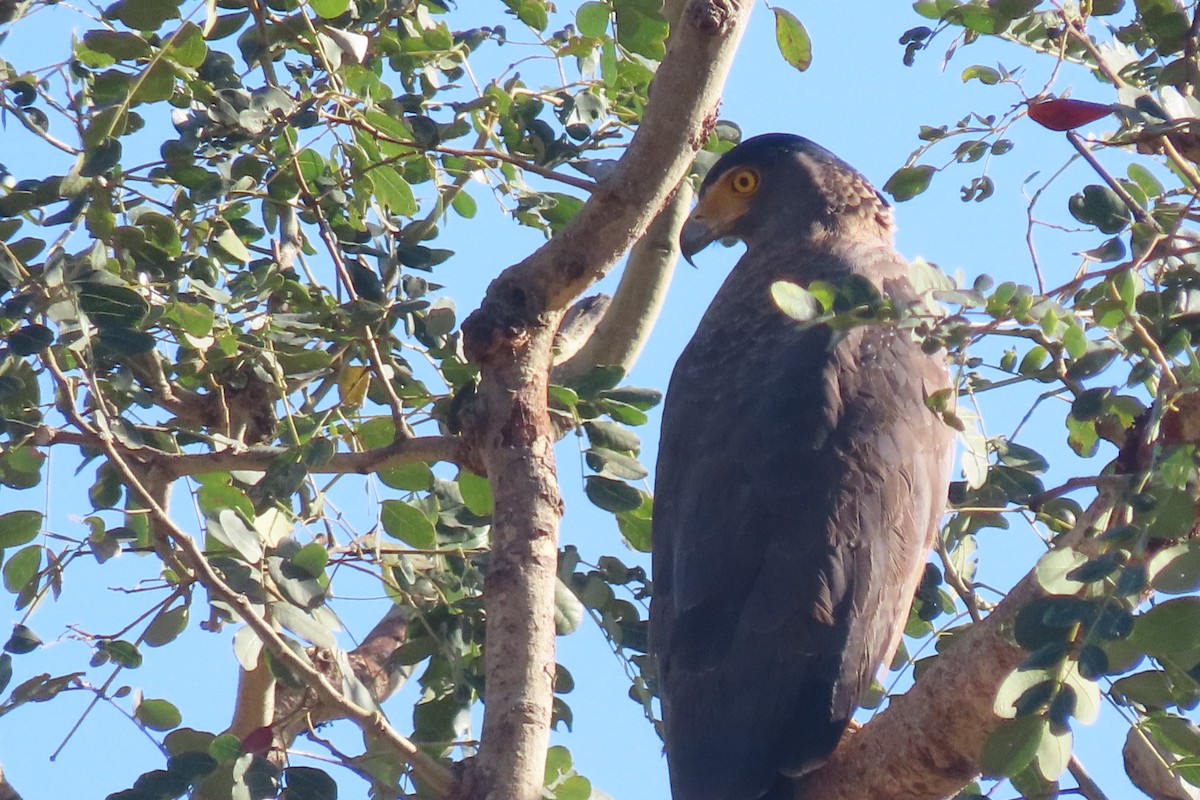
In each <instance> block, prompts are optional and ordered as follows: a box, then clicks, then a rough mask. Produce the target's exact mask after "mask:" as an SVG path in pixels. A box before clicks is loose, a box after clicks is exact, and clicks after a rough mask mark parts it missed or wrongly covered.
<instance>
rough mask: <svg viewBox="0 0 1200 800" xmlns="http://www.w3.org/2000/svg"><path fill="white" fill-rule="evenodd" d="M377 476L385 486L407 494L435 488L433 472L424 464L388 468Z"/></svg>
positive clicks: (380, 471)
mask: <svg viewBox="0 0 1200 800" xmlns="http://www.w3.org/2000/svg"><path fill="white" fill-rule="evenodd" d="M376 474H377V475H378V477H379V480H380V481H381V482H382V483H383V485H384V486H390V487H391V488H393V489H399V490H401V491H405V492H424V491H428V490H429V488H430V487H431V486H433V470H431V469H430V468H429V465H428V464H426V463H424V462H417V463H415V464H402V465H401V466H398V467H386V468H384V469H381V470H379V472H378V473H376Z"/></svg>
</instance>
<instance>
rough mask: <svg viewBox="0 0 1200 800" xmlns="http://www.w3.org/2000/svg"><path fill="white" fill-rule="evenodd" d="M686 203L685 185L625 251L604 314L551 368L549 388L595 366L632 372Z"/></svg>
mask: <svg viewBox="0 0 1200 800" xmlns="http://www.w3.org/2000/svg"><path fill="white" fill-rule="evenodd" d="M691 203H692V190H691V186H690V185H689V184H688V182H687V181H686V180H685V181H683V182H681V183H680V184H679V188H678V189H676V191H675V194H674V195H672V196H671V199H670V200H668V201H667V204H666V205H665V206H663V208H662V210H661V211H660V212H658V216H657V217H655V218H654V222H652V223H650V227H649V228H647V229H646V233H645V234H643V235H642V238H641V239H639V240H638V242H637V244H635V245H634V246H633V247H632V248H631V249H630V251H629V259H628V260H627V261H626V263H625V271H624V272H623V273H622V274H621V283H620V284H619V285H618V286H617V291H616V294H614V295H613V299H612V302H611V303H610V304H609V306H608V310H607V311H605V313H604V316H603V317H602V318H601V319H600V323H599V324H598V325H597V326H596V330H595V332H594V333H593V334H592V336H591V338H589V339H588V340H587V342H586V343H585V344H584V345H583V347H582V348H580V350H579V352H578V353H576V354H575V355H574V356H572V357H571V358H570V359H568V360H567V361H564V362H563V363H562V364H560V365H558V366H557V367H556V368H555V370H554V376H553V380H554V382H555V383H562V382H566V381H569V380H570V379H571V378H574V377H578V376H580V375H582V374H584V373H586V372H587V371H588V370H590V369H591V368H592V367H595V366H598V365H604V366H618V367H621V368H622V369H624V370H625V372H627V373H628V372H629V370H630V369H631V368H632V367H633V364H634V362H635V361H637V357H638V356H639V355H641V352H642V348H643V347H644V346H645V345H646V340H647V339H649V338H650V331H651V330H653V328H654V323H655V321H656V320H657V319H658V313H659V311H660V310H662V305H663V302H664V301H665V300H666V298H667V288H668V287H669V286H670V285H671V275H672V274H673V273H674V271H675V264H676V263H677V262H678V261H679V232H680V230H682V229H683V223H684V220H686V219H687V215H688V210H689V208H690V207H691Z"/></svg>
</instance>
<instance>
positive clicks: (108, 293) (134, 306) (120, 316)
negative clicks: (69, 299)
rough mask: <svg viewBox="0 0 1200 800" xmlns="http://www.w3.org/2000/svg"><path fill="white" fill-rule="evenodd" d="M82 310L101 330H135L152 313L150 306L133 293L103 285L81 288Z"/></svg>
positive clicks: (91, 284) (123, 287) (80, 302)
mask: <svg viewBox="0 0 1200 800" xmlns="http://www.w3.org/2000/svg"><path fill="white" fill-rule="evenodd" d="M79 307H80V309H82V310H83V312H84V313H85V314H87V315H88V318H89V319H91V321H92V322H94V323H95V324H96V325H97V326H99V327H101V328H105V327H113V328H133V327H136V326H137V325H138V324H139V323H140V322H141V321H142V320H143V319H145V317H146V314H148V313H149V312H150V304H149V303H148V302H146V299H145V298H144V297H142V296H141V295H140V294H138V293H137V292H135V291H134V290H132V289H129V288H127V287H125V286H109V285H107V284H101V283H85V284H81V285H80V287H79Z"/></svg>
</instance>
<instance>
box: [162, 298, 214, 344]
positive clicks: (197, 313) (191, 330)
mask: <svg viewBox="0 0 1200 800" xmlns="http://www.w3.org/2000/svg"><path fill="white" fill-rule="evenodd" d="M167 314H168V315H169V316H171V317H173V318H174V319H175V320H177V321H178V322H179V327H181V328H183V330H184V331H185V332H186V333H187V334H189V335H190V336H195V337H196V338H201V337H204V336H208V335H209V334H210V333H212V328H213V321H214V320H215V319H216V315H215V314H214V313H213V310H212V309H211V308H209V307H208V306H206V305H203V304H201V303H184V302H180V301H175V302H173V303H172V304H171V307H170V310H169V311H168V312H167Z"/></svg>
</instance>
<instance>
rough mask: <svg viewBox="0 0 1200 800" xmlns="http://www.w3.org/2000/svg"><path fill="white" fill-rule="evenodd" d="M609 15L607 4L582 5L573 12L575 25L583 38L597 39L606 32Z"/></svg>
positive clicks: (590, 3) (591, 3) (592, 3)
mask: <svg viewBox="0 0 1200 800" xmlns="http://www.w3.org/2000/svg"><path fill="white" fill-rule="evenodd" d="M611 13H612V10H611V9H610V8H609V7H608V3H596V2H588V3H584V4H583V5H581V6H580V7H579V10H577V11H576V12H575V25H576V27H578V28H579V32H580V33H581V34H583V35H584V36H590V37H592V38H593V39H599V38H600V37H602V36H604V34H605V33H607V32H608V23H609V17H610V14H611Z"/></svg>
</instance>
